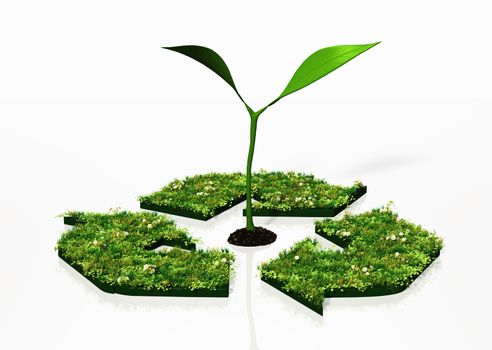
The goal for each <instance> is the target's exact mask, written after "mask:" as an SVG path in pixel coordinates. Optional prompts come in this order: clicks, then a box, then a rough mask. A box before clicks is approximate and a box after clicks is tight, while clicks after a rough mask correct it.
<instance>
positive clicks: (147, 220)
mask: <svg viewBox="0 0 492 350" xmlns="http://www.w3.org/2000/svg"><path fill="white" fill-rule="evenodd" d="M63 216H65V217H73V218H74V219H75V226H74V227H73V228H72V229H70V230H67V231H66V232H64V233H63V234H62V236H61V238H60V239H59V240H58V242H57V246H56V248H57V249H58V251H59V254H60V256H63V258H64V260H66V261H67V262H68V263H69V264H71V265H76V266H79V267H81V273H82V274H83V275H84V276H86V277H88V278H89V279H92V280H95V281H97V282H99V283H103V284H106V285H110V286H113V287H116V288H118V287H126V288H129V289H133V290H137V291H142V292H145V291H154V292H165V291H172V290H188V291H196V290H212V291H213V290H223V289H228V286H229V275H230V272H229V270H230V264H231V263H232V262H233V261H234V255H233V254H232V253H230V252H228V251H227V250H226V249H209V250H189V251H188V250H184V249H180V248H175V247H188V248H190V249H194V243H195V240H194V239H193V238H192V237H191V236H190V235H189V234H188V232H187V231H186V230H185V229H181V228H177V227H176V225H175V223H174V222H173V221H172V220H170V219H169V218H167V217H166V216H164V215H160V214H156V213H148V212H127V211H115V212H112V213H108V214H98V213H82V212H67V213H65V214H63ZM159 242H162V243H166V242H167V243H168V244H169V245H172V246H173V247H174V248H170V249H163V250H159V251H154V250H152V248H153V247H155V246H156V245H159Z"/></svg>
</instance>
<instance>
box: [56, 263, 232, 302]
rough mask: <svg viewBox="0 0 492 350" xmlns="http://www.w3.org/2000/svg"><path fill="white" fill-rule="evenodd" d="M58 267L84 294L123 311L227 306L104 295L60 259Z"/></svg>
mask: <svg viewBox="0 0 492 350" xmlns="http://www.w3.org/2000/svg"><path fill="white" fill-rule="evenodd" d="M58 266H59V268H60V270H61V271H62V272H63V273H64V274H65V275H67V277H69V278H71V279H72V280H73V281H74V284H76V285H77V286H80V287H81V288H82V289H83V292H84V293H85V294H88V295H92V296H95V297H96V298H97V299H98V301H99V302H100V303H102V304H111V305H113V306H116V307H117V308H119V309H123V310H129V311H133V310H162V311H170V310H176V309H179V310H182V309H184V310H194V309H202V310H215V309H222V308H225V307H226V306H227V305H228V304H229V298H207V297H167V296H133V295H122V294H112V293H106V292H103V291H102V290H100V289H99V288H97V287H96V286H95V285H94V284H93V283H92V282H90V281H89V280H87V279H86V278H85V277H84V276H82V275H81V274H80V273H79V272H77V271H76V270H75V269H74V268H72V267H71V266H70V265H68V264H67V263H66V262H65V261H63V260H62V259H58Z"/></svg>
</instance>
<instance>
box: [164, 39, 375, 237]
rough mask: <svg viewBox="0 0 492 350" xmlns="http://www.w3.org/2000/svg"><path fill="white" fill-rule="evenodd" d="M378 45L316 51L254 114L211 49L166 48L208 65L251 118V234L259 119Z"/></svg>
mask: <svg viewBox="0 0 492 350" xmlns="http://www.w3.org/2000/svg"><path fill="white" fill-rule="evenodd" d="M377 44H379V42H377V43H373V44H367V45H339V46H331V47H325V48H323V49H321V50H318V51H316V52H315V53H313V54H312V55H310V56H309V57H308V58H307V59H306V60H305V61H304V62H303V63H302V64H301V65H300V66H299V68H298V69H297V71H296V72H295V73H294V76H293V77H292V78H291V80H290V81H289V83H288V84H287V86H286V87H285V89H284V91H282V93H281V94H280V95H279V96H278V97H277V98H276V99H275V100H273V101H272V102H270V103H269V104H268V105H266V106H265V107H263V108H261V109H259V110H257V111H254V110H253V109H251V107H250V106H249V105H248V104H247V103H246V101H245V100H244V99H243V98H242V97H241V95H240V94H239V91H238V90H237V88H236V84H235V83H234V80H233V79H232V75H231V72H230V71H229V68H228V67H227V65H226V63H225V62H224V60H223V59H222V58H221V57H220V56H219V54H217V53H216V52H215V51H213V50H212V49H209V48H207V47H203V46H196V45H187V46H175V47H163V48H164V49H168V50H171V51H175V52H178V53H181V54H183V55H185V56H188V57H190V58H192V59H194V60H196V61H197V62H200V63H201V64H203V65H205V66H206V67H207V68H209V69H211V70H212V71H213V72H215V73H216V74H217V75H218V76H220V77H221V78H222V79H223V80H224V81H225V82H226V83H227V84H228V85H229V86H230V87H231V88H232V89H234V91H235V92H236V94H237V95H238V97H239V98H240V99H241V101H242V102H243V104H244V106H245V107H246V109H247V111H248V113H249V116H250V122H251V123H250V130H249V137H250V141H249V150H248V158H247V162H246V183H245V187H246V190H245V193H246V228H247V229H248V230H250V231H252V230H253V229H254V225H253V218H252V201H251V199H252V195H253V193H252V170H251V169H252V163H253V155H254V149H255V139H256V128H257V123H258V118H259V116H260V115H261V114H262V113H263V112H264V111H265V110H266V109H267V108H268V107H269V106H271V105H273V104H274V103H276V102H277V101H279V100H280V99H281V98H283V97H285V96H287V95H289V94H291V93H293V92H295V91H298V90H300V89H302V88H304V87H306V86H308V85H310V84H312V83H314V82H315V81H316V80H319V79H321V78H322V77H324V76H326V75H327V74H329V73H331V72H333V71H334V70H336V69H337V68H340V67H341V66H343V65H344V64H345V63H347V62H349V61H350V60H352V59H354V58H355V57H357V56H358V55H360V54H361V53H363V52H365V51H367V50H369V49H370V48H371V47H373V46H375V45H377Z"/></svg>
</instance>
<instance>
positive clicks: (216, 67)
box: [163, 45, 245, 103]
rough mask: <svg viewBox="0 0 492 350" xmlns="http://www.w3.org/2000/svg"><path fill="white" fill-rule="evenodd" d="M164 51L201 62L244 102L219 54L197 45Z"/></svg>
mask: <svg viewBox="0 0 492 350" xmlns="http://www.w3.org/2000/svg"><path fill="white" fill-rule="evenodd" d="M163 49H167V50H171V51H175V52H179V53H180V54H183V55H185V56H188V57H190V58H192V59H194V60H195V61H197V62H200V63H201V64H203V65H204V66H206V67H208V68H209V69H210V70H212V71H213V72H215V73H216V74H217V75H218V76H219V77H221V78H222V79H224V80H225V82H226V83H227V84H229V86H230V87H231V88H233V89H234V91H235V92H236V94H237V95H238V96H239V98H240V99H241V101H243V103H245V102H244V100H243V98H242V97H241V95H240V94H239V91H237V88H236V84H234V80H233V79H232V75H231V72H230V71H229V68H228V67H227V65H226V63H225V62H224V60H223V59H222V57H220V56H219V54H218V53H217V52H215V51H214V50H212V49H209V48H208V47H204V46H197V45H186V46H172V47H163Z"/></svg>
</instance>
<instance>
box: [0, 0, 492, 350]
mask: <svg viewBox="0 0 492 350" xmlns="http://www.w3.org/2000/svg"><path fill="white" fill-rule="evenodd" d="M490 13H491V8H490V5H489V4H488V2H487V1H467V2H464V1H450V0H447V1H429V0H425V1H420V0H414V1H411V2H405V3H404V2H402V1H319V2H314V1H297V2H289V1H252V0H251V1H244V2H242V1H241V2H232V1H220V2H219V1H194V2H192V1H179V2H178V1H138V2H137V1H122V0H120V1H102V0H98V1H92V0H86V1H67V0H65V1H52V0H45V1H22V0H17V1H13V0H12V1H9V0H3V1H2V2H1V3H0V162H1V163H0V167H1V170H0V235H1V244H0V251H1V254H0V262H1V263H0V276H1V277H0V281H1V283H0V307H1V310H0V348H2V349H29V348H34V347H35V348H43V349H44V348H46V349H68V348H70V349H87V348H103V347H105V348H110V349H112V348H115V349H121V350H123V349H130V348H132V349H133V348H136V347H141V348H147V349H165V348H173V349H193V348H200V349H248V348H255V346H257V347H258V348H260V349H320V348H343V349H361V348H362V349H414V348H416V347H418V348H447V349H462V348H470V349H490V347H491V344H492V342H491V340H490V332H488V331H489V328H490V321H491V320H490V313H491V311H492V307H491V302H490V288H489V287H490V286H491V283H490V280H491V279H490V276H491V272H490V271H491V267H492V266H491V264H490V244H491V243H492V239H491V238H490V237H491V236H490V235H491V232H490V222H489V220H488V218H489V217H490V201H489V198H490V195H491V192H492V191H491V186H490V179H491V175H492V171H491V167H490V162H491V159H490V149H491V148H492V141H491V139H490V132H491V126H492V123H491V121H490V118H491V117H492V89H491V83H490V82H491V81H492V68H491V65H490V62H492V49H491V46H490V33H491V32H492V28H491V27H492V25H491V24H490ZM379 40H381V41H382V43H381V44H380V45H378V46H377V47H375V48H373V49H371V50H370V51H368V52H367V53H364V54H363V55H361V56H360V57H358V58H357V59H355V60H354V61H352V62H350V63H349V64H347V65H346V66H344V67H342V68H341V69H339V70H337V71H336V72H334V73H333V74H331V75H330V76H328V77H326V78H324V79H323V80H321V81H319V82H317V83H315V84H313V85H312V86H309V87H308V88H306V89H304V90H302V91H300V92H297V93H295V94H293V95H291V96H288V97H287V98H285V99H284V100H282V101H280V102H279V103H278V104H276V105H275V106H273V107H272V108H271V109H269V110H268V111H267V112H265V113H264V114H263V115H262V116H261V118H260V121H259V129H258V138H257V147H256V153H255V159H254V164H253V165H254V169H255V170H257V169H259V168H265V169H267V170H277V169H278V170H296V171H303V172H311V173H313V174H315V175H316V176H318V177H322V178H325V179H327V180H328V181H330V182H332V183H337V184H351V183H352V181H354V180H356V179H359V180H361V181H363V182H364V183H365V184H367V185H368V187H369V193H368V195H367V196H365V198H364V199H363V200H362V201H361V202H360V203H358V204H357V205H356V206H355V207H354V209H353V211H354V212H358V211H364V210H368V209H370V208H373V207H375V206H380V205H383V204H385V203H386V202H387V201H388V200H393V201H395V204H396V209H397V210H398V212H399V213H400V215H401V216H402V217H403V218H406V219H409V220H411V221H414V222H417V223H420V224H422V225H423V226H424V227H426V228H428V229H430V230H436V232H437V233H438V234H439V235H440V236H442V237H444V239H445V248H444V249H443V251H442V253H441V257H440V258H439V259H438V260H437V261H435V262H434V263H433V264H432V265H431V267H429V269H428V270H426V272H425V273H424V274H423V275H422V276H421V277H419V278H418V279H417V281H415V283H414V284H413V285H412V286H411V287H410V288H409V289H408V290H406V291H405V292H403V293H401V294H399V295H394V296H386V297H376V298H361V299H327V300H326V301H325V305H324V316H323V317H320V316H319V315H317V314H315V313H314V312H312V311H310V310H309V309H307V308H305V307H303V306H301V305H299V304H298V303H296V302H295V301H292V300H291V299H289V298H288V297H286V296H285V295H283V294H281V293H279V292H277V291H276V290H273V289H272V288H270V287H269V286H267V285H265V284H263V283H262V282H260V281H259V279H258V277H257V272H256V270H255V266H257V265H258V264H259V262H260V261H264V260H265V259H268V258H270V257H274V256H276V255H277V254H278V251H279V250H280V249H284V248H287V247H289V246H291V245H292V243H293V242H295V241H298V240H300V239H302V238H303V237H306V236H313V225H312V222H313V220H312V219H303V218H300V219H285V218H284V219H279V218H277V219H268V218H262V219H257V220H256V223H257V224H259V225H263V226H267V227H268V228H270V229H272V230H274V231H275V232H277V234H278V235H279V239H278V241H277V242H276V243H275V244H273V245H272V246H270V247H268V248H265V249H263V250H260V251H259V252H256V253H255V254H254V255H253V264H252V265H253V276H252V288H251V303H250V305H249V308H247V307H246V279H247V270H246V253H244V251H239V252H237V266H236V269H237V271H236V275H235V278H234V280H233V281H232V283H231V295H230V298H229V299H222V300H216V299H215V300H214V299H200V298H198V299H187V298H143V297H126V296H120V295H109V294H104V293H103V292H101V291H99V290H98V289H96V288H95V287H94V286H92V285H91V284H90V283H88V282H87V281H86V280H84V278H82V277H81V276H80V275H78V274H77V273H76V272H75V271H73V270H72V269H71V268H69V267H67V266H66V265H65V264H64V263H63V262H62V261H60V260H59V259H58V258H57V255H56V252H55V251H54V250H53V247H54V246H55V244H56V241H57V239H58V237H59V236H60V234H61V232H62V231H63V230H64V229H65V228H64V227H63V225H62V223H61V220H60V219H59V218H55V216H56V215H57V214H60V213H62V212H64V211H66V210H69V209H78V210H90V211H106V210H108V208H110V207H114V206H118V205H119V206H121V207H123V208H124V209H137V208H138V202H137V200H136V198H137V196H138V195H140V194H147V193H149V192H151V191H154V190H157V189H159V188H160V187H161V186H163V185H165V184H166V183H167V182H168V181H170V180H172V179H173V178H182V177H184V176H187V175H194V174H198V173H205V172H209V171H243V170H244V168H245V162H246V153H247V146H248V127H249V125H248V123H249V120H248V116H247V114H246V112H245V110H244V108H243V107H242V105H241V103H240V102H239V101H238V99H237V98H236V96H235V95H234V93H233V91H232V90H231V89H230V88H229V87H228V86H227V85H226V84H225V83H224V82H223V81H221V80H220V78H218V77H217V76H215V75H214V74H213V73H212V72H210V71H208V70H207V69H206V68H205V67H203V66H201V65H199V64H197V63H195V62H193V61H192V60H190V59H188V58H186V57H183V56H181V55H179V54H176V53H173V52H169V51H165V50H162V49H161V48H160V47H161V46H164V45H169V46H171V45H182V44H199V45H205V46H209V47H211V48H213V49H215V50H216V51H218V52H219V53H220V54H221V55H222V57H223V58H224V59H225V61H226V62H227V64H228V65H229V68H230V69H231V72H232V74H233V77H234V78H235V81H236V85H237V86H238V88H239V90H240V92H241V93H242V95H243V96H244V97H245V99H246V100H247V101H248V102H249V103H250V105H251V106H252V107H253V108H255V109H258V108H260V107H262V106H263V105H265V104H266V103H268V102H269V101H271V100H272V99H274V98H275V97H276V96H277V95H278V94H279V93H280V91H282V90H283V88H284V86H285V84H286V83H287V82H288V80H289V79H290V77H291V75H292V74H293V72H294V71H295V69H296V68H297V66H298V65H299V64H300V62H301V61H302V60H303V59H304V58H306V57H307V56H308V55H309V54H311V53H312V52H313V51H315V50H317V49H319V48H321V47H325V46H330V45H335V44H349V43H350V44H355V43H369V42H374V41H379ZM243 206H244V204H242V205H239V206H238V207H236V208H234V209H233V210H231V211H229V212H227V213H225V214H222V215H220V216H219V217H217V218H215V219H212V220H210V221H209V222H206V223H202V222H196V221H195V220H191V219H182V218H176V220H177V222H178V224H179V225H180V226H185V227H188V228H189V229H190V231H191V233H192V234H193V235H195V236H197V237H201V238H202V240H203V246H204V247H209V246H224V245H225V244H226V243H225V241H226V238H227V236H228V234H229V233H230V232H232V231H233V230H234V229H236V228H239V227H241V226H242V225H244V222H243V218H242V217H241V215H240V211H241V208H242V207H243ZM323 244H326V242H323ZM253 330H255V331H256V332H255V333H254V332H253ZM487 332H488V333H487Z"/></svg>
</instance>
